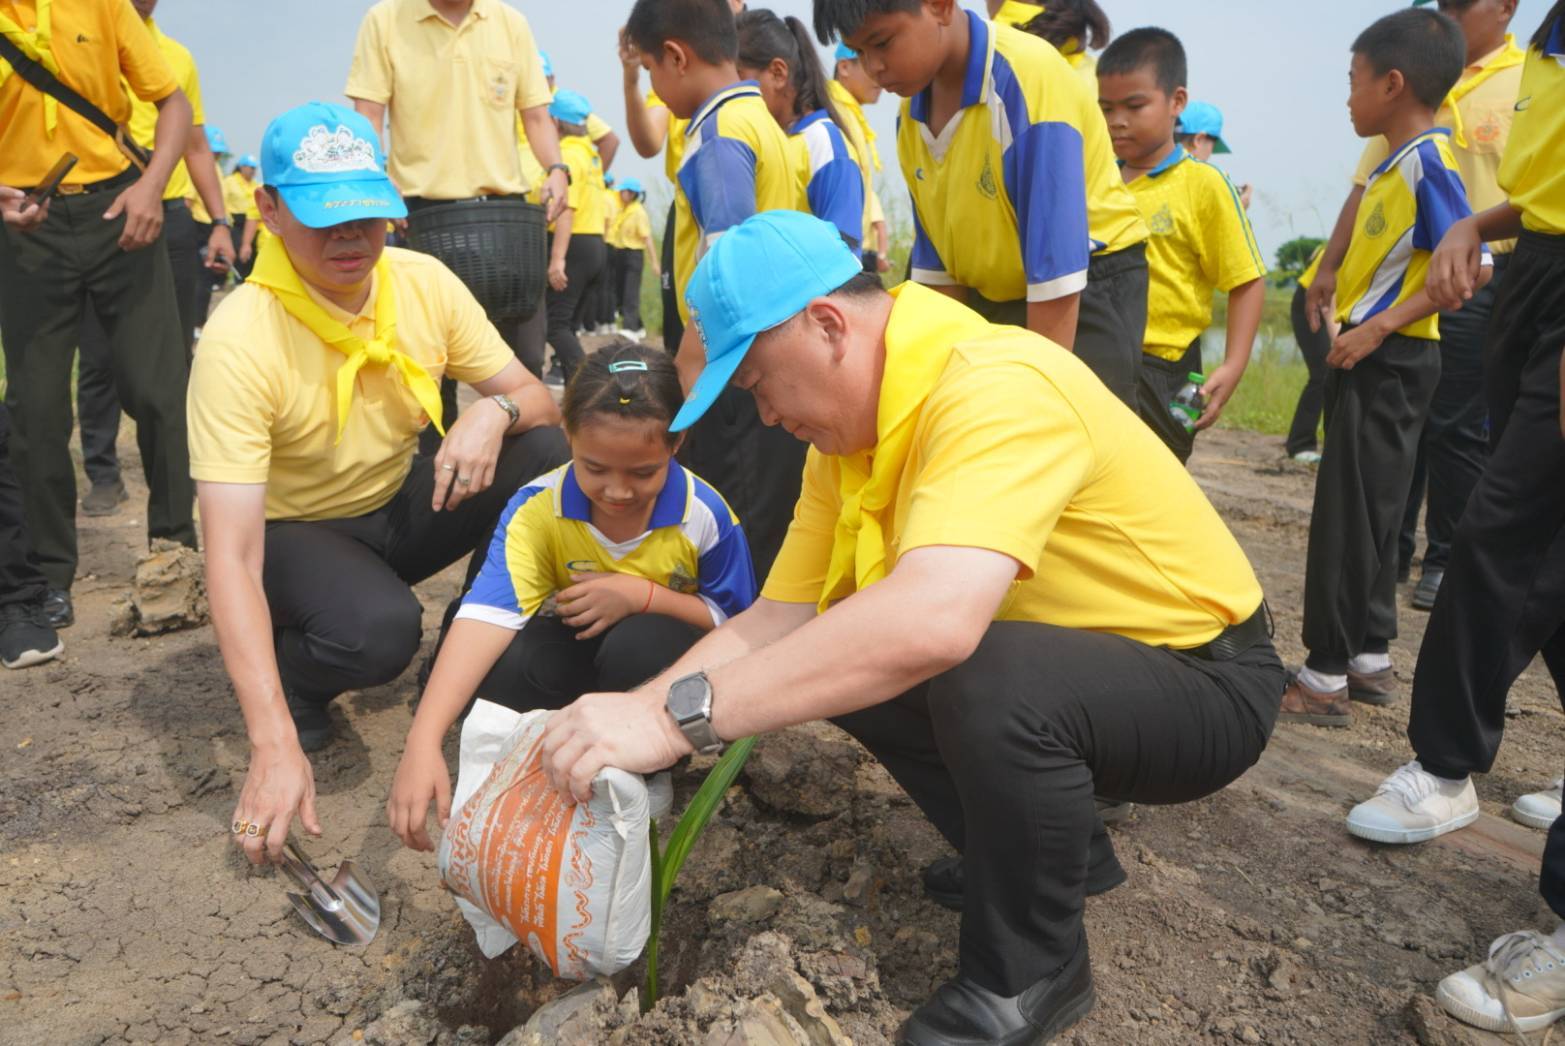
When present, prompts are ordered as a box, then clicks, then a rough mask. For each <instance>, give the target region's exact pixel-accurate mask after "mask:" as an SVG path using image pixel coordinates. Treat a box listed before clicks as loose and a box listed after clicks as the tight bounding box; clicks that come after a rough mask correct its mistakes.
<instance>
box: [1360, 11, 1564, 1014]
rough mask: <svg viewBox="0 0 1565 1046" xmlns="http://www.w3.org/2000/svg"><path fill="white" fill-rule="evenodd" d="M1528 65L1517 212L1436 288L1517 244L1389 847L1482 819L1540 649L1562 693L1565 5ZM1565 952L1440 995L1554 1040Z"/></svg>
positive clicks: (1384, 807) (1481, 231)
mask: <svg viewBox="0 0 1565 1046" xmlns="http://www.w3.org/2000/svg"><path fill="white" fill-rule="evenodd" d="M1526 55H1527V56H1526V63H1525V66H1524V68H1523V71H1522V78H1521V88H1520V93H1519V95H1518V97H1517V99H1516V102H1515V105H1514V107H1513V112H1514V114H1515V117H1514V121H1513V123H1512V125H1511V133H1510V138H1509V140H1508V141H1507V143H1506V147H1505V155H1504V158H1503V159H1502V160H1501V162H1500V172H1499V182H1500V187H1501V189H1502V190H1503V191H1504V193H1505V195H1506V199H1505V201H1504V202H1501V203H1498V204H1496V205H1495V206H1493V207H1491V208H1489V209H1488V210H1485V211H1484V212H1483V213H1481V214H1478V215H1476V216H1475V217H1472V218H1467V219H1464V220H1463V221H1460V222H1458V223H1456V225H1454V226H1452V228H1451V230H1450V231H1449V232H1447V233H1446V235H1445V238H1444V239H1443V240H1441V242H1440V246H1439V247H1438V248H1436V250H1435V254H1434V257H1433V258H1432V259H1431V261H1430V268H1429V279H1428V282H1427V284H1426V287H1427V289H1428V291H1429V293H1430V295H1431V296H1432V297H1433V298H1434V300H1435V301H1436V303H1438V304H1439V305H1440V307H1441V308H1443V309H1452V308H1457V307H1459V306H1460V305H1461V304H1462V303H1463V302H1466V301H1471V300H1472V298H1473V297H1474V296H1475V295H1476V294H1477V293H1478V291H1479V289H1480V287H1481V284H1482V268H1481V265H1482V257H1483V244H1484V243H1485V242H1495V241H1504V240H1508V239H1512V238H1517V241H1516V249H1515V251H1514V253H1513V256H1512V258H1511V264H1510V270H1509V271H1508V272H1507V273H1506V274H1505V280H1504V283H1503V285H1502V286H1501V288H1500V294H1499V298H1498V300H1497V301H1496V302H1495V307H1494V316H1493V319H1492V321H1491V323H1490V326H1489V335H1488V338H1487V340H1486V343H1485V345H1484V355H1485V357H1486V360H1487V362H1488V369H1487V371H1486V373H1485V384H1486V392H1487V398H1488V402H1489V408H1490V412H1491V414H1490V417H1491V423H1492V425H1493V427H1494V443H1493V453H1492V454H1491V456H1490V458H1489V463H1488V465H1487V467H1486V468H1485V469H1484V473H1483V476H1482V478H1481V479H1480V480H1479V481H1478V486H1477V487H1475V488H1474V489H1473V493H1472V497H1471V498H1469V499H1468V502H1467V508H1466V511H1465V512H1463V514H1462V519H1461V522H1460V523H1459V524H1458V525H1457V529H1456V538H1455V540H1454V541H1453V542H1452V545H1451V560H1450V566H1449V568H1448V569H1447V571H1446V577H1445V582H1444V584H1443V585H1442V586H1441V588H1440V593H1439V597H1438V598H1437V599H1436V600H1435V607H1434V612H1433V613H1432V614H1431V615H1430V617H1429V627H1428V629H1427V631H1426V632H1425V633H1424V642H1423V645H1422V646H1421V647H1420V649H1419V654H1418V668H1417V670H1416V671H1415V673H1414V675H1413V700H1412V713H1411V717H1410V719H1409V722H1408V740H1409V741H1410V742H1412V747H1413V752H1414V755H1415V758H1414V760H1413V761H1412V762H1410V763H1408V764H1406V765H1404V766H1402V767H1401V768H1399V769H1398V770H1397V771H1396V772H1395V773H1394V774H1393V775H1392V776H1391V777H1390V778H1388V779H1387V781H1386V782H1385V783H1384V784H1382V785H1381V786H1380V789H1379V792H1378V793H1377V795H1376V796H1375V798H1374V799H1371V800H1369V801H1367V802H1364V803H1361V804H1360V805H1359V806H1358V807H1356V808H1355V809H1354V810H1353V812H1352V813H1351V814H1350V815H1349V831H1353V832H1354V833H1355V834H1367V833H1365V832H1363V831H1361V830H1360V829H1362V828H1364V827H1371V828H1379V829H1383V831H1381V832H1380V833H1379V834H1377V835H1376V836H1375V838H1383V839H1387V840H1390V841H1402V842H1416V841H1418V840H1421V839H1431V838H1434V837H1435V836H1437V835H1440V834H1443V833H1444V832H1447V831H1451V830H1453V829H1456V828H1460V827H1462V826H1463V825H1466V824H1469V823H1471V822H1472V821H1474V820H1476V819H1477V817H1478V815H1479V807H1478V798H1477V795H1476V793H1475V792H1474V790H1473V785H1472V781H1471V779H1470V776H1469V775H1471V774H1474V773H1485V772H1487V771H1488V770H1489V768H1490V767H1492V766H1493V765H1494V760H1495V755H1496V753H1497V751H1498V749H1499V745H1500V739H1501V732H1502V730H1503V729H1504V726H1505V722H1506V717H1505V703H1506V695H1507V694H1508V693H1509V691H1510V689H1511V686H1512V685H1513V684H1514V683H1515V682H1516V679H1517V677H1518V676H1520V675H1521V673H1522V672H1523V671H1524V670H1525V669H1527V667H1528V666H1529V665H1532V664H1534V663H1535V659H1536V658H1537V656H1538V655H1539V654H1542V655H1543V657H1542V661H1543V663H1544V664H1545V665H1546V666H1547V667H1548V670H1549V672H1550V675H1551V676H1552V677H1553V679H1554V684H1555V686H1556V687H1558V688H1559V689H1560V691H1561V693H1565V672H1562V671H1561V668H1562V666H1565V658H1562V656H1561V651H1562V633H1561V631H1560V617H1559V611H1560V605H1561V579H1562V578H1565V545H1562V544H1561V542H1560V540H1559V534H1560V520H1561V519H1565V485H1562V484H1561V483H1560V477H1561V475H1562V474H1565V434H1562V431H1561V403H1562V402H1565V396H1562V395H1561V393H1562V388H1561V386H1562V382H1565V372H1562V369H1561V357H1562V351H1561V350H1562V348H1565V0H1556V2H1555V3H1554V4H1553V5H1552V6H1551V8H1550V9H1549V11H1548V13H1547V15H1545V16H1544V19H1543V23H1542V24H1541V25H1540V26H1539V27H1538V30H1537V31H1536V32H1535V33H1534V34H1533V37H1532V39H1531V41H1530V42H1529V43H1528V45H1527V52H1526ZM1518 237H1519V238H1518ZM1523 800H1527V801H1528V803H1527V805H1526V806H1524V804H1523ZM1559 803H1560V799H1559V792H1558V790H1557V789H1555V790H1552V792H1544V793H1538V794H1535V795H1529V796H1523V797H1522V799H1518V800H1517V803H1516V806H1515V807H1513V808H1512V816H1513V817H1516V818H1517V819H1518V820H1524V822H1525V823H1528V824H1530V825H1532V826H1534V827H1539V828H1545V827H1546V828H1547V829H1548V839H1547V841H1546V842H1545V845H1544V848H1543V862H1542V863H1543V867H1542V871H1541V874H1540V875H1539V877H1538V887H1539V892H1540V893H1541V894H1542V895H1543V899H1544V901H1545V902H1546V903H1547V904H1548V906H1549V907H1550V908H1551V909H1552V910H1553V912H1554V914H1555V917H1556V919H1555V920H1553V921H1556V922H1557V921H1558V920H1562V919H1565V821H1562V820H1560V819H1559V817H1558V814H1559ZM1549 814H1553V815H1554V816H1552V817H1551V816H1549ZM1387 829H1388V830H1389V831H1384V830H1387ZM1562 956H1565V930H1561V929H1560V927H1559V926H1558V925H1556V926H1555V927H1554V928H1553V933H1552V934H1550V933H1547V932H1542V933H1540V932H1538V931H1536V930H1533V929H1529V928H1524V929H1521V930H1520V931H1517V932H1514V933H1508V934H1505V935H1504V936H1502V937H1500V938H1499V939H1498V940H1496V941H1494V943H1493V944H1491V945H1490V947H1489V950H1488V953H1487V958H1486V959H1484V960H1482V961H1480V962H1478V963H1475V964H1474V965H1472V966H1469V967H1467V968H1466V969H1464V970H1461V971H1460V972H1457V973H1453V974H1451V975H1450V976H1448V977H1446V978H1445V979H1444V980H1442V981H1441V982H1440V984H1439V987H1438V988H1437V989H1436V992H1435V996H1436V998H1437V1000H1438V1001H1439V1003H1440V1005H1441V1007H1443V1008H1444V1009H1445V1011H1446V1012H1447V1013H1449V1014H1450V1015H1451V1016H1453V1017H1456V1018H1457V1019H1459V1020H1461V1021H1464V1022H1466V1023H1468V1024H1471V1025H1474V1026H1476V1027H1479V1028H1485V1029H1488V1030H1490V1031H1494V1032H1499V1033H1501V1034H1505V1033H1507V1032H1516V1033H1518V1034H1523V1035H1529V1036H1530V1035H1532V1034H1533V1033H1535V1032H1544V1033H1545V1037H1546V1035H1547V1030H1548V1029H1549V1027H1550V1026H1551V1025H1553V1024H1554V1023H1555V1021H1557V1020H1558V1019H1559V1018H1560V1017H1561V1016H1565V962H1562Z"/></svg>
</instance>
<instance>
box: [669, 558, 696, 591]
mask: <svg viewBox="0 0 1565 1046" xmlns="http://www.w3.org/2000/svg"><path fill="white" fill-rule="evenodd" d="M668 587H669V588H671V589H673V590H674V591H675V592H680V593H683V594H684V595H687V596H693V595H695V594H696V593H697V592H699V591H700V590H701V585H700V583H699V582H697V581H696V579H695V578H694V577H691V575H690V571H688V570H686V569H685V565H684V564H683V563H680V564H679V565H677V566H676V567H674V572H673V573H672V574H670V575H669V576H668Z"/></svg>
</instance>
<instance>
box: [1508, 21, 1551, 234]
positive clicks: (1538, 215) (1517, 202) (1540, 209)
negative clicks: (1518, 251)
mask: <svg viewBox="0 0 1565 1046" xmlns="http://www.w3.org/2000/svg"><path fill="white" fill-rule="evenodd" d="M1500 188H1501V189H1503V190H1504V191H1505V192H1506V194H1507V195H1508V196H1509V197H1510V201H1511V206H1512V207H1515V208H1516V209H1517V210H1519V211H1521V213H1522V226H1523V227H1524V228H1526V229H1528V230H1530V231H1532V232H1541V233H1544V234H1546V235H1549V236H1565V17H1562V18H1560V19H1559V20H1558V21H1556V22H1555V23H1554V28H1553V29H1552V30H1551V31H1550V33H1549V36H1548V37H1547V38H1546V39H1545V40H1544V45H1543V49H1542V50H1541V51H1537V50H1529V51H1528V52H1527V66H1526V69H1525V71H1524V72H1523V73H1522V85H1521V94H1520V96H1519V97H1518V98H1517V99H1516V122H1515V124H1513V125H1512V128H1511V140H1510V142H1509V143H1507V146H1506V150H1505V159H1504V161H1503V162H1502V163H1501V164H1500Z"/></svg>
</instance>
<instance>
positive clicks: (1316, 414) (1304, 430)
mask: <svg viewBox="0 0 1565 1046" xmlns="http://www.w3.org/2000/svg"><path fill="white" fill-rule="evenodd" d="M1305 293H1306V292H1305V290H1304V288H1303V287H1296V288H1294V291H1293V305H1292V306H1291V307H1290V310H1289V311H1290V315H1291V318H1292V320H1293V340H1294V341H1295V342H1297V343H1298V345H1299V355H1300V356H1303V357H1304V366H1305V369H1306V370H1308V371H1309V378H1308V380H1306V381H1305V383H1304V388H1302V389H1300V390H1299V404H1298V406H1296V407H1294V408H1293V423H1292V424H1291V425H1289V426H1288V442H1287V443H1286V444H1285V445H1284V446H1285V447H1286V449H1287V451H1288V454H1289V456H1290V457H1291V456H1292V455H1294V454H1298V453H1300V452H1301V451H1306V450H1315V449H1316V446H1317V441H1316V438H1315V432H1316V430H1317V429H1319V428H1320V414H1321V408H1322V407H1324V406H1325V403H1326V370H1327V367H1326V356H1327V355H1328V354H1329V353H1330V352H1331V332H1330V331H1328V330H1327V329H1326V325H1325V324H1324V323H1323V324H1321V327H1320V330H1318V331H1312V330H1310V321H1309V316H1308V313H1307V312H1306V311H1305V308H1304V296H1305ZM1440 327H1441V330H1442V331H1443V330H1444V329H1445V320H1443V319H1442V320H1441V321H1440Z"/></svg>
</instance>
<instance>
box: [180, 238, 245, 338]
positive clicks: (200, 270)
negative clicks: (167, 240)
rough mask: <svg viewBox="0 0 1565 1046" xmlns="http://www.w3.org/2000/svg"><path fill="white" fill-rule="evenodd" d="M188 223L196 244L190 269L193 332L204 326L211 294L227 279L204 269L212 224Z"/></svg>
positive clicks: (210, 307)
mask: <svg viewBox="0 0 1565 1046" xmlns="http://www.w3.org/2000/svg"><path fill="white" fill-rule="evenodd" d="M190 222H191V225H192V226H193V227H194V228H195V235H196V238H197V243H198V246H197V247H196V257H195V260H194V261H193V263H192V267H193V268H194V270H195V275H194V277H193V279H194V281H195V304H194V306H193V308H192V311H191V319H192V322H191V324H190V326H191V329H192V330H194V329H195V328H196V327H200V326H203V325H205V323H206V318H207V315H208V314H209V313H211V311H212V292H213V291H215V290H217V289H218V288H219V287H221V286H222V285H223V281H224V280H226V279H227V277H226V276H225V275H224V274H222V273H216V272H213V271H212V270H211V269H208V268H207V267H206V245H207V238H208V237H210V236H211V235H212V224H211V223H210V222H198V221H196V220H195V219H194V218H192V219H190ZM229 232H230V233H232V232H233V230H232V229H230V230H229ZM236 246H237V245H236Z"/></svg>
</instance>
